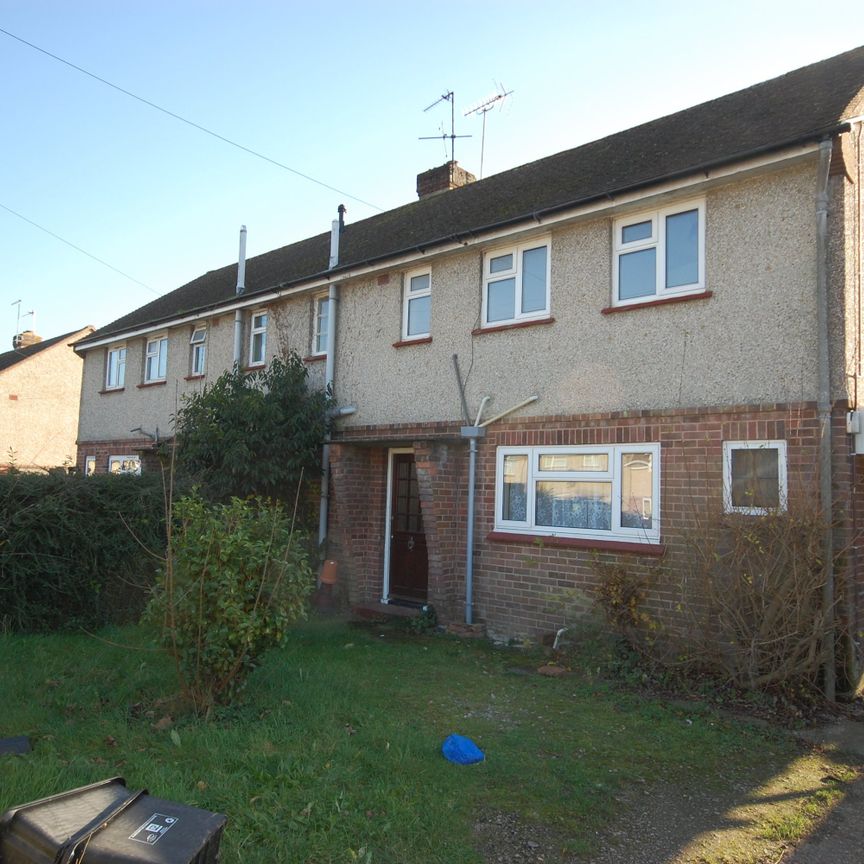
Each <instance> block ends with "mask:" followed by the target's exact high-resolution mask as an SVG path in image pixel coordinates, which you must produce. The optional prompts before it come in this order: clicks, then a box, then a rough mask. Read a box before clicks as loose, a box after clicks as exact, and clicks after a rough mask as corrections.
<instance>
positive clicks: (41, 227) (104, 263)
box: [0, 204, 162, 297]
mask: <svg viewBox="0 0 864 864" xmlns="http://www.w3.org/2000/svg"><path fill="white" fill-rule="evenodd" d="M0 207H2V208H3V209H4V210H5V211H6V212H7V213H11V214H12V215H13V216H17V217H18V218H19V219H21V220H23V221H24V222H26V223H27V224H28V225H32V226H33V227H34V228H38V229H39V230H40V231H44V232H45V233H46V234H49V235H50V236H51V237H53V238H54V239H55V240H59V241H60V242H61V243H65V244H66V245H67V246H71V247H72V248H73V249H74V250H75V251H76V252H80V253H81V254H82V255H86V256H87V257H88V258H92V259H93V260H94V261H98V262H99V263H100V264H101V265H102V266H103V267H107V268H108V269H109V270H113V271H114V272H115V273H119V274H120V275H121V276H123V277H125V278H126V279H129V280H130V281H131V282H134V283H135V284H136V285H140V286H141V287H142V288H146V289H147V290H148V291H152V292H153V293H154V294H156V295H157V296H160V297H161V296H162V295H161V294H159V292H158V291H157V290H156V289H155V288H151V287H150V286H149V285H148V284H147V283H146V282H142V281H141V280H140V279H136V278H135V277H134V276H130V275H129V274H128V273H124V272H123V271H122V270H118V269H117V268H116V267H115V266H114V265H113V264H109V263H108V262H107V261H103V260H102V259H101V258H98V257H97V256H96V255H92V254H91V253H90V252H88V251H87V250H86V249H82V248H81V247H80V246H76V245H75V244H74V243H72V242H71V241H70V240H67V239H66V238H65V237H61V236H60V235H59V234H55V233H54V232H53V231H49V230H48V229H47V228H46V227H45V226H44V225H40V224H39V223H38V222H34V221H33V220H32V219H28V218H27V217H26V216H23V215H22V214H21V213H19V212H18V211H17V210H13V209H12V208H11V207H7V206H6V205H5V204H0Z"/></svg>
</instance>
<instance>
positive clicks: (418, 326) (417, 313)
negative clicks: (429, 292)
mask: <svg viewBox="0 0 864 864" xmlns="http://www.w3.org/2000/svg"><path fill="white" fill-rule="evenodd" d="M431 308H432V298H431V297H429V296H426V297H415V298H414V299H413V300H409V301H408V335H409V336H416V335H417V334H418V333H428V332H429V317H430V314H429V313H430V311H431Z"/></svg>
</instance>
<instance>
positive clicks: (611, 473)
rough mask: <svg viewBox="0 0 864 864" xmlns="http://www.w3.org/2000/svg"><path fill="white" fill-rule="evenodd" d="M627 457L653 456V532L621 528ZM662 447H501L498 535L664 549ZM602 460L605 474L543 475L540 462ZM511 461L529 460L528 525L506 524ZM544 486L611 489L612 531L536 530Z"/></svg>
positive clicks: (497, 477)
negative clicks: (575, 457) (547, 482)
mask: <svg viewBox="0 0 864 864" xmlns="http://www.w3.org/2000/svg"><path fill="white" fill-rule="evenodd" d="M627 453H651V455H652V472H653V474H652V478H651V507H652V513H651V520H652V527H651V528H628V527H622V526H621V476H622V470H621V462H622V457H623V456H624V455H625V454H627ZM660 453H661V446H660V444H659V442H646V443H642V444H603V445H594V444H590V445H579V446H566V445H565V446H558V445H554V446H548V447H544V446H533V447H532V446H501V447H498V448H497V452H496V456H495V530H496V531H503V532H507V533H511V534H530V535H535V536H537V537H565V538H567V537H570V538H577V539H585V540H610V541H613V542H627V543H644V544H651V545H658V544H659V543H660V531H661V513H660V471H661V461H660ZM565 454H570V455H580V456H582V455H594V454H596V455H600V454H605V455H606V456H607V459H608V461H607V469H606V470H605V471H599V470H598V471H584V470H583V471H552V470H544V471H540V470H539V464H540V457H541V456H549V455H565ZM507 456H527V457H528V470H527V475H526V487H527V488H526V513H525V517H526V518H525V521H524V522H517V521H515V520H508V519H505V518H504V514H503V508H504V459H505V457H507ZM540 480H564V481H573V482H600V483H610V484H611V521H610V530H608V531H607V530H605V529H602V528H564V527H553V526H545V525H537V524H536V504H537V495H536V484H537V482H538V481H540Z"/></svg>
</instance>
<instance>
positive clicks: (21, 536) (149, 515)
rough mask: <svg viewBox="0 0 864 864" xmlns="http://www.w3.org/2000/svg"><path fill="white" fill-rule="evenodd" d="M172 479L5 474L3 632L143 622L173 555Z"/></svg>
mask: <svg viewBox="0 0 864 864" xmlns="http://www.w3.org/2000/svg"><path fill="white" fill-rule="evenodd" d="M164 513H165V506H164V495H163V487H162V477H161V475H159V474H158V473H155V474H149V475H143V476H141V477H131V476H128V475H125V476H115V475H98V476H94V477H81V476H80V475H68V474H67V473H66V472H65V471H56V472H51V473H49V474H25V473H22V472H18V471H12V472H10V473H8V474H2V475H0V628H6V629H11V630H16V631H51V630H70V629H75V628H77V627H87V628H96V627H101V626H103V625H105V624H108V623H120V622H123V621H128V620H134V619H137V617H138V616H139V615H140V613H141V610H142V609H143V608H144V605H145V602H146V599H147V594H148V591H149V589H150V587H151V586H152V585H153V581H154V575H155V572H156V567H157V566H158V564H159V560H160V559H161V556H162V554H163V553H164V550H165V517H164Z"/></svg>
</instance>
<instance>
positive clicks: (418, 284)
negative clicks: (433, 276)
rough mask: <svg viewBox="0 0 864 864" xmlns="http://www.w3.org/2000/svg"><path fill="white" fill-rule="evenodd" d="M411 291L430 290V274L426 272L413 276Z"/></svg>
mask: <svg viewBox="0 0 864 864" xmlns="http://www.w3.org/2000/svg"><path fill="white" fill-rule="evenodd" d="M409 290H410V291H428V290H429V274H428V273H424V274H423V275H422V276H412V277H411V287H410V288H409Z"/></svg>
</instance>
